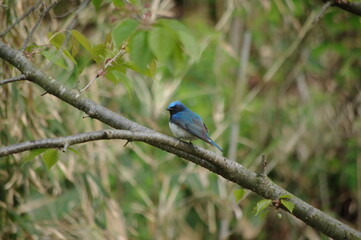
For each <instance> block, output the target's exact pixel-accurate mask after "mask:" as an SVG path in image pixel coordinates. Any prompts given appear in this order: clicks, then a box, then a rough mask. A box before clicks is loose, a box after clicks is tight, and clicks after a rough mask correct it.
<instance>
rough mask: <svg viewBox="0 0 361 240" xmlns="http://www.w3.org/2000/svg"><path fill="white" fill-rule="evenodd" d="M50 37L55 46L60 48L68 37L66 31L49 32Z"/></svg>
mask: <svg viewBox="0 0 361 240" xmlns="http://www.w3.org/2000/svg"><path fill="white" fill-rule="evenodd" d="M48 39H49V42H50V43H51V44H52V45H53V46H55V47H56V48H57V49H59V48H60V47H61V46H62V45H63V43H64V41H65V39H66V37H65V34H64V33H55V34H51V33H48Z"/></svg>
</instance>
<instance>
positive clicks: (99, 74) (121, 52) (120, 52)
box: [79, 43, 126, 92]
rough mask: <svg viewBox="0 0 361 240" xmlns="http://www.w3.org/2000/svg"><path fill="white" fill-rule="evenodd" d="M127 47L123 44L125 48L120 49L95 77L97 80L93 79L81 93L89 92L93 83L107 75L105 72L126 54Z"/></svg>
mask: <svg viewBox="0 0 361 240" xmlns="http://www.w3.org/2000/svg"><path fill="white" fill-rule="evenodd" d="M125 46H126V43H124V44H123V46H122V47H121V48H120V50H119V52H118V53H117V55H115V56H114V57H113V58H112V59H110V60H109V61H107V63H106V64H105V66H104V67H103V68H102V69H100V70H99V71H98V73H97V75H96V76H95V78H93V79H92V80H91V81H90V82H89V83H88V84H87V85H86V86H85V87H84V88H83V89H81V90H79V92H84V91H85V90H87V89H88V88H89V87H90V85H92V84H93V82H94V81H95V80H96V79H97V78H98V77H100V76H103V75H104V74H105V71H106V69H107V67H109V66H110V65H111V64H112V62H114V61H115V60H116V59H117V58H118V57H119V56H121V55H123V54H124V53H125Z"/></svg>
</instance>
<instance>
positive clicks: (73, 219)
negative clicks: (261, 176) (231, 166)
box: [0, 0, 361, 240]
mask: <svg viewBox="0 0 361 240" xmlns="http://www.w3.org/2000/svg"><path fill="white" fill-rule="evenodd" d="M35 2H36V1H35V0H30V1H26V2H25V1H21V0H15V1H14V0H7V1H6V0H5V1H3V5H4V6H6V7H4V6H3V7H1V8H0V19H1V20H0V22H1V24H0V31H3V30H4V29H5V28H6V27H7V26H9V25H11V23H12V22H14V21H15V20H16V18H18V17H19V16H21V15H22V14H23V13H24V12H25V11H26V10H27V9H29V7H30V6H32V5H34V4H35ZM44 2H45V4H49V2H48V1H44ZM321 7H322V1H291V0H275V1H266V0H257V1H236V0H229V1H220V0H208V1H206V0H204V1H200V0H199V1H190V0H178V1H167V0H164V1H159V2H158V1H144V2H141V1H125V2H123V1H116V0H114V1H110V0H108V1H106V0H104V1H100V0H92V1H84V2H81V1H77V0H68V1H61V2H60V3H59V4H58V5H57V6H56V7H55V8H54V9H53V11H51V12H50V14H49V15H47V16H46V17H45V18H44V20H43V22H42V24H41V25H40V27H39V29H38V30H37V31H36V32H35V34H34V37H33V41H32V42H31V45H30V46H29V47H28V48H27V54H28V58H29V59H31V61H32V62H33V63H34V65H36V66H38V67H39V69H41V70H42V71H44V72H46V73H47V74H49V75H51V76H53V77H54V78H55V79H57V80H59V81H61V82H63V83H64V84H66V85H67V86H68V87H74V88H75V87H77V88H83V87H84V86H85V85H87V83H88V82H90V81H91V80H92V79H94V78H95V76H96V74H97V73H99V70H100V69H102V68H103V67H104V65H105V64H106V62H107V61H108V60H109V59H111V58H113V57H114V56H115V55H116V54H117V53H118V52H119V47H120V46H121V45H122V44H123V43H125V41H126V40H127V39H128V40H129V41H128V45H126V46H125V45H124V46H125V49H124V54H122V56H121V57H120V58H119V59H117V61H115V62H114V63H113V64H112V65H111V66H110V67H109V69H107V71H105V73H106V74H105V76H104V77H99V78H98V79H96V80H95V82H94V83H93V84H92V85H91V86H90V87H89V88H88V89H87V90H86V91H84V93H83V94H84V95H85V96H86V97H88V98H90V99H92V100H93V101H95V102H97V103H99V104H101V105H103V106H105V107H107V108H109V109H111V110H112V111H114V112H117V113H120V114H122V115H123V116H125V117H127V118H129V119H131V120H133V121H136V122H138V123H140V124H142V125H145V126H147V127H149V128H152V129H155V130H156V131H159V132H162V133H164V134H168V135H170V134H171V133H170V130H169V129H168V117H169V116H168V112H167V111H166V110H165V109H166V107H167V105H168V104H169V103H170V102H172V101H174V100H181V101H183V102H184V103H185V104H186V105H187V106H188V107H190V108H191V109H192V110H194V111H195V112H197V113H198V114H199V115H201V116H202V117H203V120H204V121H205V122H206V123H207V126H208V129H209V131H210V134H211V137H212V138H213V139H214V140H215V141H216V142H217V143H218V144H219V145H220V146H222V147H223V149H224V150H225V156H227V157H229V158H231V159H233V160H235V161H237V162H239V163H240V164H242V165H244V166H245V167H247V168H249V169H252V170H256V169H257V167H258V165H259V162H260V156H261V155H262V154H266V155H267V159H268V166H267V171H268V172H269V173H268V175H269V177H270V178H271V179H272V180H273V181H275V182H276V183H277V184H279V185H280V186H282V187H283V188H285V189H287V190H288V191H290V192H292V193H293V194H295V195H296V196H299V197H300V198H302V199H303V200H305V201H307V202H308V203H310V204H312V205H313V206H315V207H317V208H319V209H321V210H322V211H325V212H327V213H328V214H330V215H331V216H333V217H335V218H337V219H339V220H341V221H343V222H345V223H346V224H348V225H350V226H352V227H353V228H356V229H358V230H359V231H361V120H360V116H361V91H360V90H361V58H360V56H361V31H360V29H361V19H360V17H358V16H355V15H352V14H351V13H348V12H345V11H343V10H341V9H338V8H330V9H328V10H327V12H326V14H325V15H324V16H323V17H322V19H321V20H320V21H319V22H318V23H316V24H314V25H313V24H312V21H313V20H314V19H315V17H316V15H317V14H318V13H319V12H320V10H321ZM40 11H41V10H39V9H37V10H36V11H35V12H33V13H32V14H30V15H29V16H28V17H27V18H26V19H25V20H24V21H22V22H21V23H20V24H19V25H18V26H17V27H16V28H15V29H13V30H12V31H10V32H9V33H8V34H7V35H6V37H4V38H3V41H4V42H6V43H7V44H9V45H11V46H12V47H14V48H20V47H21V45H22V43H23V41H24V39H25V38H26V36H27V34H28V32H29V31H30V30H31V29H32V27H33V26H34V24H35V22H36V21H37V19H38V16H39V13H40ZM129 19H133V20H134V22H136V24H137V28H136V29H134V32H133V33H132V35H127V34H128V32H127V31H125V32H126V33H124V31H123V32H122V30H124V29H129V28H131V26H132V24H134V22H132V21H129V22H127V23H129V25H125V24H124V22H125V20H129ZM122 24H123V25H122ZM73 29H75V30H77V31H78V32H79V33H81V35H82V36H85V38H86V40H85V39H81V38H80V37H78V38H77V37H76V36H77V35H76V33H74V32H72V34H70V30H73ZM115 29H119V32H120V33H119V32H117V33H115ZM144 36H146V37H144ZM142 37H144V39H145V40H144V39H143V38H142ZM143 40H144V41H143ZM117 41H118V42H117ZM115 43H118V44H115ZM119 43H121V44H120V45H119ZM86 44H89V46H90V47H88V48H87V47H86V46H87V45H86ZM64 49H65V50H67V51H68V52H69V55H67V53H66V52H65V51H64ZM247 56H248V57H247ZM155 57H156V58H157V59H158V60H155ZM72 58H73V59H72ZM0 64H1V69H0V73H1V79H4V78H9V77H12V76H16V75H17V74H18V72H17V70H16V69H15V68H13V67H11V66H10V65H8V64H7V63H5V62H4V61H2V62H0ZM110 73H113V74H110ZM42 93H44V90H42V89H40V88H39V87H37V86H35V85H33V84H31V83H29V82H18V83H12V84H8V85H4V86H2V87H1V88H0V99H1V101H0V141H1V146H6V145H10V144H14V143H18V142H23V141H27V140H34V139H41V138H47V137H60V136H67V135H71V134H76V133H81V132H85V131H95V130H100V129H105V128H108V127H107V126H106V125H104V124H102V123H100V122H99V121H97V120H93V119H90V118H84V114H83V113H82V112H80V111H78V110H77V109H74V108H73V107H71V106H69V105H67V104H65V103H63V102H61V101H60V100H58V99H56V98H54V97H53V96H50V95H48V94H46V95H44V96H41V94H42ZM232 132H233V133H235V134H233V135H232ZM124 144H125V141H122V140H112V141H98V142H90V143H86V144H81V145H77V146H74V147H73V149H72V150H68V151H66V152H65V153H64V152H61V151H57V152H55V153H48V154H47V156H44V155H45V154H46V153H44V154H40V155H38V156H37V157H34V156H35V155H36V152H32V153H31V154H29V153H22V154H15V155H13V156H9V157H3V158H1V159H0V238H1V239H144V240H145V239H159V240H162V239H177V240H178V239H179V240H182V239H230V240H233V239H327V237H325V236H324V235H322V234H320V233H318V232H317V231H315V230H314V229H312V228H310V227H308V226H307V225H305V224H304V223H302V222H301V221H299V220H297V219H296V218H294V217H292V216H289V215H288V214H284V213H283V212H282V211H279V210H277V209H274V208H270V209H268V211H266V212H264V213H263V214H262V215H257V216H255V212H254V208H255V206H256V204H257V202H258V201H259V200H261V199H262V198H261V197H259V196H257V195H255V194H253V193H251V192H248V191H246V195H245V196H244V197H243V198H242V199H241V200H240V201H237V200H236V198H235V196H234V190H237V189H239V187H238V186H237V185H235V184H233V183H230V182H227V181H225V180H224V179H223V178H221V177H218V176H216V175H215V174H213V173H210V172H208V171H207V170H205V169H202V168H200V167H198V166H195V165H194V164H193V163H189V162H187V161H184V160H182V159H180V158H178V157H175V156H173V155H171V154H168V153H166V152H163V151H160V150H159V149H155V148H153V147H151V146H148V145H146V144H144V143H138V142H133V143H129V144H128V145H127V146H126V147H123V146H124ZM194 144H196V145H199V146H202V147H205V148H207V149H210V150H212V151H216V150H215V149H213V148H211V147H209V146H208V145H206V144H204V143H203V142H201V141H195V142H194ZM55 155H57V156H55ZM49 158H56V159H58V160H57V162H56V164H55V165H54V166H53V167H52V168H50V169H49V168H47V165H46V162H47V159H49ZM279 213H281V214H282V215H281V216H280V215H279Z"/></svg>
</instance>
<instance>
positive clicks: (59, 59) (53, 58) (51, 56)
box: [41, 51, 68, 69]
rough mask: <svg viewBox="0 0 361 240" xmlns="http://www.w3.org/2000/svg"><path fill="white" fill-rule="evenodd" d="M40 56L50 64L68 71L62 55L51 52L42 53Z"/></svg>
mask: <svg viewBox="0 0 361 240" xmlns="http://www.w3.org/2000/svg"><path fill="white" fill-rule="evenodd" d="M41 55H43V56H44V57H46V59H48V60H49V61H50V62H52V63H54V64H56V65H58V66H60V67H62V68H64V69H68V67H67V66H66V62H65V60H64V58H63V56H62V54H58V53H56V52H52V51H42V52H41Z"/></svg>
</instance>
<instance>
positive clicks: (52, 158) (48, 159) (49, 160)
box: [43, 149, 59, 170]
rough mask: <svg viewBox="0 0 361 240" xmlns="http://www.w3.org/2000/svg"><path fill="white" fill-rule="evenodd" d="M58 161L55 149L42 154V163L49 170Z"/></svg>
mask: <svg viewBox="0 0 361 240" xmlns="http://www.w3.org/2000/svg"><path fill="white" fill-rule="evenodd" d="M58 159H59V154H58V151H57V150H56V149H48V150H47V151H46V152H45V153H44V154H43V160H44V163H45V165H46V167H47V168H48V169H49V170H50V168H51V167H52V166H54V164H55V163H56V162H57V161H58Z"/></svg>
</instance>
